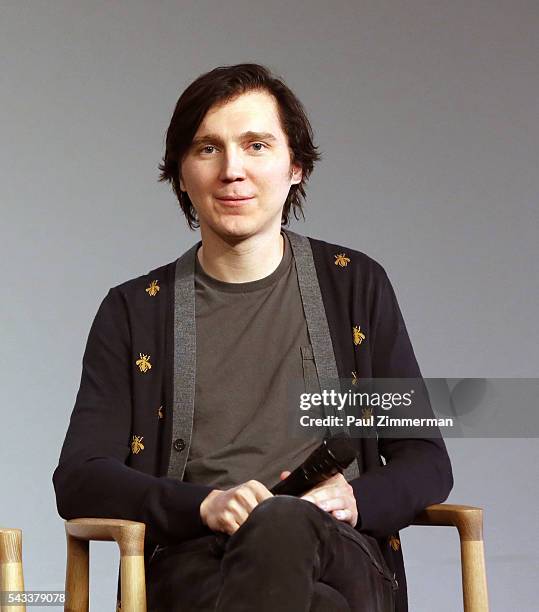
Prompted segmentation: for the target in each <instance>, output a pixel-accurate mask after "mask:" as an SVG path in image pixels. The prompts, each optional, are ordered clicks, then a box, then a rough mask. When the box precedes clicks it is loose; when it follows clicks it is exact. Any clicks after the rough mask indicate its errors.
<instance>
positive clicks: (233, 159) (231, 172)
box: [219, 150, 245, 182]
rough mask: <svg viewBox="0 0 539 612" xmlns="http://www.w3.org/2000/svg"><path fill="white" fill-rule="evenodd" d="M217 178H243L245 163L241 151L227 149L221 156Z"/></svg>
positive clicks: (234, 179)
mask: <svg viewBox="0 0 539 612" xmlns="http://www.w3.org/2000/svg"><path fill="white" fill-rule="evenodd" d="M219 178H220V179H221V180H222V181H223V182H230V181H236V180H238V179H244V178H245V164H244V159H243V156H242V154H241V152H239V151H237V150H228V151H226V153H225V154H224V155H223V156H222V163H221V171H220V173H219Z"/></svg>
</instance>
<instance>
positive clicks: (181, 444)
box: [172, 438, 185, 453]
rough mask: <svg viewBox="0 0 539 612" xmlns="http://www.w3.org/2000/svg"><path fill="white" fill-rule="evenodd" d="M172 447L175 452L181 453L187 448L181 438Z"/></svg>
mask: <svg viewBox="0 0 539 612" xmlns="http://www.w3.org/2000/svg"><path fill="white" fill-rule="evenodd" d="M172 446H173V447H174V450H175V451H177V452H178V453H181V452H182V450H183V449H184V448H185V442H184V441H183V440H182V439H181V438H176V439H175V440H174V444H173V445H172Z"/></svg>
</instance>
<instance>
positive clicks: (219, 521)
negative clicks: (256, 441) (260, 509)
mask: <svg viewBox="0 0 539 612" xmlns="http://www.w3.org/2000/svg"><path fill="white" fill-rule="evenodd" d="M289 474H290V472H288V471H286V472H281V480H284V479H285V478H286V477H287V476H288V475H289ZM268 497H273V494H272V493H271V492H270V491H269V490H268V489H267V487H265V486H264V485H263V484H262V483H261V482H259V481H258V480H249V481H248V482H244V483H242V484H240V485H237V486H236V487H232V488H231V489H227V490H225V491H222V490H219V489H214V490H213V491H212V492H211V493H210V494H209V495H208V496H207V497H206V498H205V499H204V500H203V501H202V503H201V504H200V517H201V519H202V522H203V523H204V524H205V525H207V526H208V527H209V528H210V529H211V530H212V531H221V532H224V533H227V534H229V535H232V534H233V533H235V532H236V531H237V530H238V529H239V528H240V527H241V525H243V523H244V522H245V521H246V520H247V517H248V516H249V514H250V513H251V512H252V511H253V510H254V508H255V507H256V506H257V505H258V504H259V503H261V502H262V501H264V500H265V499H267V498H268ZM301 499H305V500H306V501H309V502H311V503H313V504H315V505H316V506H318V507H319V508H321V509H322V510H326V511H327V512H329V513H330V514H331V515H332V516H334V517H335V518H336V519H337V520H339V521H343V522H346V523H349V524H350V525H351V526H352V527H355V526H356V523H357V518H358V511H357V504H356V498H355V497H354V491H353V489H352V486H351V485H350V484H348V482H347V481H346V479H345V477H344V476H343V475H342V474H341V473H337V474H335V475H334V476H332V477H331V478H328V480H324V481H323V482H321V483H319V484H317V485H316V486H315V487H313V488H312V489H310V490H309V491H307V492H306V493H305V494H304V495H302V496H301Z"/></svg>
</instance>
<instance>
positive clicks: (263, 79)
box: [159, 64, 321, 229]
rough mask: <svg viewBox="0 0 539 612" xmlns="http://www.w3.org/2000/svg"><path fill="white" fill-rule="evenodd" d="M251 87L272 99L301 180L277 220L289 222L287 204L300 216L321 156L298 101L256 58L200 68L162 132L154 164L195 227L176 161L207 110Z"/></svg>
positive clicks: (290, 193)
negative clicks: (162, 143) (163, 143)
mask: <svg viewBox="0 0 539 612" xmlns="http://www.w3.org/2000/svg"><path fill="white" fill-rule="evenodd" d="M253 90H263V91H264V90H265V91H267V92H268V93H269V94H271V95H272V96H273V97H274V98H275V100H276V101H277V107H278V109H279V119H280V122H281V127H282V129H283V131H284V133H285V134H286V136H287V138H288V146H289V149H290V151H291V163H292V164H296V165H298V166H300V167H301V169H302V171H303V176H302V180H301V182H300V183H298V184H297V185H292V186H291V187H290V192H289V193H288V197H287V198H286V202H285V204H284V207H283V215H282V220H281V223H282V224H283V225H286V224H288V220H289V219H288V217H289V213H290V209H292V210H293V211H294V216H295V217H296V219H299V216H298V213H301V215H302V216H303V218H305V215H304V214H303V203H302V201H301V200H302V198H303V199H305V189H304V185H305V183H306V181H307V180H308V178H309V176H310V174H311V172H312V170H313V166H314V162H316V161H318V160H319V159H321V155H320V154H319V153H318V151H317V147H316V146H315V145H314V144H313V131H312V128H311V124H310V122H309V119H308V118H307V114H306V112H305V109H304V108H303V105H302V103H301V102H300V101H299V100H298V98H297V97H296V96H295V95H294V93H293V92H292V91H291V90H290V89H289V88H288V87H287V86H286V85H285V83H284V82H283V81H282V80H281V79H280V78H278V77H277V76H275V75H273V74H272V73H271V72H270V70H269V69H268V68H266V67H265V66H261V65H260V64H236V65H235V66H220V67H218V68H214V69H213V70H211V71H210V72H207V73H205V74H202V75H201V76H199V77H198V78H197V79H196V80H195V81H193V82H192V83H191V84H190V85H189V86H188V87H187V89H186V90H185V91H184V92H183V93H182V95H181V96H180V98H179V100H178V102H177V104H176V108H175V109H174V113H173V115H172V119H171V121H170V125H169V127H168V129H167V134H166V150H165V155H164V156H163V161H162V163H160V164H159V170H160V175H159V181H168V182H170V183H171V185H172V189H173V190H174V193H175V194H176V197H177V198H178V202H179V204H180V208H181V209H182V211H183V212H184V214H185V216H186V218H187V223H188V224H189V227H190V228H191V229H195V228H196V227H199V225H200V224H199V221H198V218H197V214H196V210H195V208H194V206H193V203H192V202H191V200H190V199H189V196H188V195H187V192H185V191H181V189H180V164H181V161H182V160H183V158H184V155H185V154H186V153H187V150H188V149H189V146H190V145H191V142H192V140H193V138H194V136H195V134H196V131H197V130H198V127H199V125H200V124H201V123H202V120H203V119H204V116H205V115H206V113H207V112H208V110H209V109H210V108H211V107H212V106H213V105H215V104H222V103H226V102H229V101H231V100H233V99H234V98H236V97H237V96H239V95H241V94H242V93H246V92H249V91H253Z"/></svg>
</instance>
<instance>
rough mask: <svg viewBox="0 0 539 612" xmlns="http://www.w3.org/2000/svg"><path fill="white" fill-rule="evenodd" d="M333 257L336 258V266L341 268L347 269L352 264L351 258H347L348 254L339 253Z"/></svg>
mask: <svg viewBox="0 0 539 612" xmlns="http://www.w3.org/2000/svg"><path fill="white" fill-rule="evenodd" d="M333 257H335V265H336V266H340V267H341V268H346V266H347V265H348V264H349V263H350V258H349V257H346V253H338V254H337V255H333Z"/></svg>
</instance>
